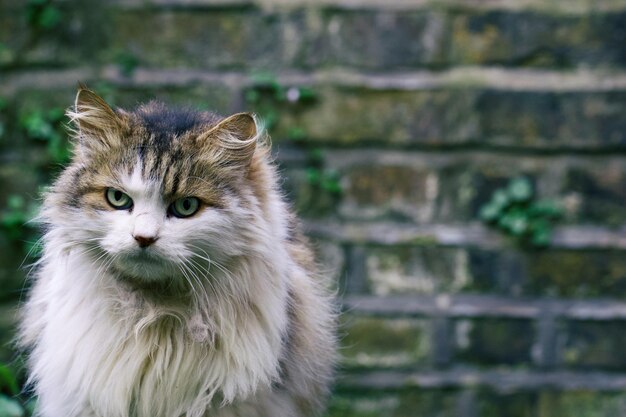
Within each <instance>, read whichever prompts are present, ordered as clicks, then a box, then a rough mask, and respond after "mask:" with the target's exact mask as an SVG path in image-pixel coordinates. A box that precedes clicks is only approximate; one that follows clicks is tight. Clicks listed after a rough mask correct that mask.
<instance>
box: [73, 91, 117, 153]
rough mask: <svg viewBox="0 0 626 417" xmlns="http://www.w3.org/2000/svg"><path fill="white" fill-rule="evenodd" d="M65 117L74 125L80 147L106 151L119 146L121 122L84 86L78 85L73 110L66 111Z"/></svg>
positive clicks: (109, 108) (106, 105)
mask: <svg viewBox="0 0 626 417" xmlns="http://www.w3.org/2000/svg"><path fill="white" fill-rule="evenodd" d="M67 115H68V116H69V118H70V120H71V121H72V123H73V124H74V128H75V131H76V134H77V136H78V139H79V143H80V146H81V147H85V148H87V149H104V150H106V149H110V148H111V147H113V146H115V145H117V144H119V141H120V131H121V128H122V120H121V119H120V117H119V116H118V115H117V114H116V113H115V112H114V111H113V109H112V108H111V107H110V106H109V105H108V104H107V103H106V102H105V101H104V100H103V99H102V98H101V97H100V96H99V95H97V94H96V93H94V92H93V91H91V90H90V89H88V88H87V87H86V86H85V85H84V84H79V85H78V92H77V93H76V101H75V103H74V108H72V109H70V110H68V112H67Z"/></svg>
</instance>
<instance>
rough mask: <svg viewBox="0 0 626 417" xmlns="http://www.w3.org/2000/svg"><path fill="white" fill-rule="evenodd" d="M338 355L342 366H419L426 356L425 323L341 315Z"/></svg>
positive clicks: (427, 332) (426, 322)
mask: <svg viewBox="0 0 626 417" xmlns="http://www.w3.org/2000/svg"><path fill="white" fill-rule="evenodd" d="M342 319H343V324H342V331H341V332H342V333H344V336H343V337H342V338H341V344H342V348H341V354H342V361H343V364H344V365H346V366H359V367H361V366H368V367H370V366H379V367H392V366H393V367H397V366H406V365H416V364H423V363H426V362H427V361H428V358H429V355H430V342H429V332H430V330H429V328H430V325H429V322H428V321H427V320H420V319H400V318H397V319H391V318H390V319H385V318H373V317H359V316H353V315H347V314H345V315H343V317H342Z"/></svg>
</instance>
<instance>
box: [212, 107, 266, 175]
mask: <svg viewBox="0 0 626 417" xmlns="http://www.w3.org/2000/svg"><path fill="white" fill-rule="evenodd" d="M259 130H260V129H259V128H258V127H257V122H256V119H255V118H254V116H253V115H252V114H250V113H237V114H234V115H232V116H230V117H227V118H226V119H224V120H222V121H221V122H219V123H218V124H217V126H215V127H213V128H212V129H211V130H209V131H208V132H207V133H205V134H204V135H203V136H204V138H205V139H208V140H209V141H210V142H212V144H213V146H215V147H216V148H217V149H215V148H214V149H213V150H214V152H217V154H216V156H217V157H218V160H219V162H220V163H221V164H223V165H225V166H229V165H230V166H237V167H248V166H249V165H250V163H251V161H252V156H253V155H254V151H255V149H256V145H257V141H258V139H259V136H260V133H259Z"/></svg>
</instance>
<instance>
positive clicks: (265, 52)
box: [102, 8, 284, 68]
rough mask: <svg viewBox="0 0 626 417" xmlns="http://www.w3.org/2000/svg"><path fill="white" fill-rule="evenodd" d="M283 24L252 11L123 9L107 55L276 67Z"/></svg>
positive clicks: (146, 62)
mask: <svg viewBox="0 0 626 417" xmlns="http://www.w3.org/2000/svg"><path fill="white" fill-rule="evenodd" d="M281 24H282V18H281V16H280V15H275V14H270V15H264V14H262V13H260V12H259V11H258V10H256V9H248V8H245V9H222V10H212V11H210V12H202V11H193V10H175V11H171V10H167V11H146V10H133V11H123V12H121V11H120V12H117V13H115V14H114V15H113V26H114V27H115V31H114V32H113V33H111V36H110V37H111V40H110V44H109V48H108V49H107V50H105V51H102V54H103V55H104V56H103V58H108V59H109V60H110V59H112V58H113V59H114V57H115V54H117V53H119V52H120V51H122V52H124V53H127V54H131V55H132V56H133V57H134V58H135V59H136V60H137V61H138V63H140V64H141V65H143V66H149V67H150V66H154V67H202V68H250V67H253V68H254V67H267V68H274V67H276V66H278V65H280V64H281V63H282V55H283V47H284V42H283V39H282V38H281ZM148 33H149V34H150V35H149V36H146V34H148ZM111 55H112V56H111Z"/></svg>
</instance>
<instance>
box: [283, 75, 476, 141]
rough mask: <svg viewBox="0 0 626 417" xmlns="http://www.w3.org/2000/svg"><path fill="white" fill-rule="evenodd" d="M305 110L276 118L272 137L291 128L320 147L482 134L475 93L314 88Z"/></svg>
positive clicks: (454, 138)
mask: <svg viewBox="0 0 626 417" xmlns="http://www.w3.org/2000/svg"><path fill="white" fill-rule="evenodd" d="M318 95H319V99H318V100H317V101H316V103H315V104H313V105H311V106H308V107H307V108H306V109H298V110H297V111H295V110H294V111H293V112H291V113H285V114H282V115H281V118H280V120H279V123H278V126H277V129H276V131H277V133H278V134H277V139H281V138H285V137H288V132H289V130H290V129H293V128H294V127H298V128H301V129H303V130H304V132H305V133H306V138H307V140H309V141H312V142H319V143H323V142H326V143H335V144H336V143H341V144H355V143H359V142H361V143H363V142H371V143H388V144H411V143H413V144H433V145H437V144H439V145H442V144H458V143H467V142H469V141H471V140H472V139H473V138H477V137H479V136H480V135H481V132H480V130H479V127H480V126H479V119H480V115H479V114H478V113H476V112H475V111H474V110H473V109H474V107H475V105H476V101H477V99H478V93H477V92H476V91H471V90H459V91H454V92H451V91H418V92H414V91H410V92H409V91H375V90H364V89H352V88H341V89H333V88H328V87H327V88H319V89H318Z"/></svg>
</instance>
